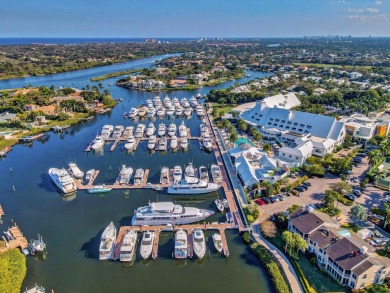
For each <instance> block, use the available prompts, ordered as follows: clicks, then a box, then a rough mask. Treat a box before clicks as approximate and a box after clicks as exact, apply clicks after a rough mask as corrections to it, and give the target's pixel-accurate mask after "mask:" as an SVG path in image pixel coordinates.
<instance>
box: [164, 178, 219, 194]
mask: <svg viewBox="0 0 390 293" xmlns="http://www.w3.org/2000/svg"><path fill="white" fill-rule="evenodd" d="M219 187H220V186H219V185H218V184H216V183H208V182H205V181H202V180H199V179H196V181H195V180H194V181H191V182H189V181H187V180H186V179H182V180H181V181H180V182H173V183H172V185H171V186H169V187H168V191H167V192H168V193H169V194H204V193H209V192H214V191H217V190H218V188H219Z"/></svg>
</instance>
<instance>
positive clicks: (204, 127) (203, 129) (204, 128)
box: [199, 123, 209, 136]
mask: <svg viewBox="0 0 390 293" xmlns="http://www.w3.org/2000/svg"><path fill="white" fill-rule="evenodd" d="M199 129H200V135H201V136H203V135H204V134H205V133H209V129H208V127H207V125H206V124H204V123H203V124H201V125H199Z"/></svg>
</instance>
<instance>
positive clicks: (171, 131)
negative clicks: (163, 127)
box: [168, 123, 176, 137]
mask: <svg viewBox="0 0 390 293" xmlns="http://www.w3.org/2000/svg"><path fill="white" fill-rule="evenodd" d="M168 135H169V136H170V137H172V136H175V135H176V124H175V123H171V124H169V128H168Z"/></svg>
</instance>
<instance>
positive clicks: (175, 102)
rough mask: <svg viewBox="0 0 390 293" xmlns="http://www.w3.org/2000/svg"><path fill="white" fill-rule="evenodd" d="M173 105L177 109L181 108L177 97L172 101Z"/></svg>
mask: <svg viewBox="0 0 390 293" xmlns="http://www.w3.org/2000/svg"><path fill="white" fill-rule="evenodd" d="M172 105H173V106H174V107H175V108H177V107H178V106H180V101H179V99H178V98H176V97H174V98H173V99H172Z"/></svg>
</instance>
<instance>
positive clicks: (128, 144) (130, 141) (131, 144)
mask: <svg viewBox="0 0 390 293" xmlns="http://www.w3.org/2000/svg"><path fill="white" fill-rule="evenodd" d="M134 146H135V138H134V136H130V137H129V138H128V139H127V140H126V143H125V149H126V150H128V151H131V150H132V149H134Z"/></svg>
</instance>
